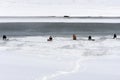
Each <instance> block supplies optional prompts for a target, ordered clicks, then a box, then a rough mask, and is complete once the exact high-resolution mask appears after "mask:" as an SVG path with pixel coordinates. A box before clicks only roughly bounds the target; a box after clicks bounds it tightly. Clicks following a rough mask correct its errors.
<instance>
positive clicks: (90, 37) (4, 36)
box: [2, 34, 117, 41]
mask: <svg viewBox="0 0 120 80" xmlns="http://www.w3.org/2000/svg"><path fill="white" fill-rule="evenodd" d="M72 38H73V40H77V36H76V35H75V34H73V36H72ZM116 38H117V35H116V34H114V35H113V39H116ZM2 39H3V40H8V39H7V36H6V35H3V37H2ZM52 40H53V37H52V36H50V37H49V38H48V39H47V41H52ZM88 40H90V41H95V39H92V36H88Z"/></svg>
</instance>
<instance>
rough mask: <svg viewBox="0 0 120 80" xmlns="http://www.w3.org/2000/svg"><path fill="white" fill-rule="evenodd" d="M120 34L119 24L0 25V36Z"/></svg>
mask: <svg viewBox="0 0 120 80" xmlns="http://www.w3.org/2000/svg"><path fill="white" fill-rule="evenodd" d="M113 33H117V34H120V23H35V22H33V23H0V34H1V35H3V34H6V35H10V36H26V35H29V36H31V35H34V36H35V35H71V34H79V35H111V34H113Z"/></svg>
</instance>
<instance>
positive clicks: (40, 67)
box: [0, 36, 120, 80]
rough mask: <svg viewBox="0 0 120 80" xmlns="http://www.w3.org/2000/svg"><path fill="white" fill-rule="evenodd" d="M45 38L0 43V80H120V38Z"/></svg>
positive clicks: (25, 38)
mask: <svg viewBox="0 0 120 80" xmlns="http://www.w3.org/2000/svg"><path fill="white" fill-rule="evenodd" d="M47 38H48V36H33V37H32V36H31V37H13V38H10V40H9V41H2V40H0V80H120V69H119V68H120V54H119V53H120V39H115V40H114V39H111V36H106V37H94V38H95V39H96V41H88V40H87V39H86V38H85V37H79V39H78V40H77V41H73V40H72V39H71V38H70V37H66V38H63V37H55V38H54V41H52V42H47V41H46V39H47Z"/></svg>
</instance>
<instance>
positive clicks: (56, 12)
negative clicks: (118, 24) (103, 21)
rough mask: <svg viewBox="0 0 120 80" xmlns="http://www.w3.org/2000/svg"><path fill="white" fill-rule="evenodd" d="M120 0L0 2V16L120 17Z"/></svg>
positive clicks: (23, 0)
mask: <svg viewBox="0 0 120 80" xmlns="http://www.w3.org/2000/svg"><path fill="white" fill-rule="evenodd" d="M119 3H120V1H119V0H0V16H63V15H71V16H120V11H119V9H120V5H119Z"/></svg>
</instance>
